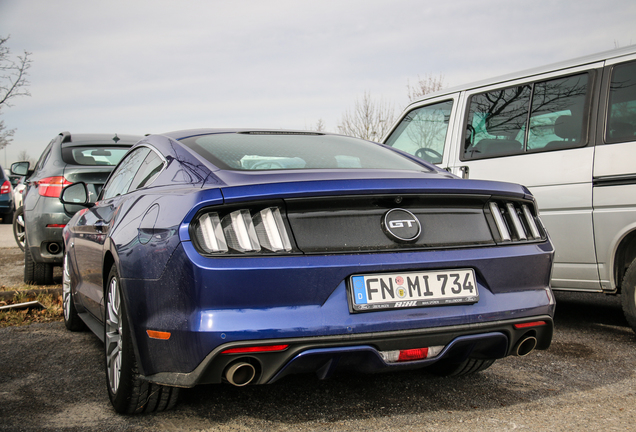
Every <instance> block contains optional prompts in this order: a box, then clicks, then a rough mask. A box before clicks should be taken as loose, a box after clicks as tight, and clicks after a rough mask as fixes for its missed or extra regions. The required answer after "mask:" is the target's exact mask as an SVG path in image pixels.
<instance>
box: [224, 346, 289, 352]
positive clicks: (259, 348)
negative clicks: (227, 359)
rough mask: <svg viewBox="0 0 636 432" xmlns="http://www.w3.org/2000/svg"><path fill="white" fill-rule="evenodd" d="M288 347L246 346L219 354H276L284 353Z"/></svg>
mask: <svg viewBox="0 0 636 432" xmlns="http://www.w3.org/2000/svg"><path fill="white" fill-rule="evenodd" d="M288 347H289V345H261V346H247V347H238V348H230V349H226V350H225V351H223V352H221V354H244V353H259V352H278V351H285V350H286V349H287V348H288Z"/></svg>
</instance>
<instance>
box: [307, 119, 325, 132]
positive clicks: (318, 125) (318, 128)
mask: <svg viewBox="0 0 636 432" xmlns="http://www.w3.org/2000/svg"><path fill="white" fill-rule="evenodd" d="M305 130H309V131H316V132H325V131H326V130H327V128H326V127H325V122H324V120H323V119H321V118H319V119H318V121H317V122H316V124H315V125H312V126H307V123H305Z"/></svg>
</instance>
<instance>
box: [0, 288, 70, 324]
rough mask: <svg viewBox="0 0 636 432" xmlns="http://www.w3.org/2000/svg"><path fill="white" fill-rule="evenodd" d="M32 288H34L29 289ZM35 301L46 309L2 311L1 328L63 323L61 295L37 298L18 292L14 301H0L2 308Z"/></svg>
mask: <svg viewBox="0 0 636 432" xmlns="http://www.w3.org/2000/svg"><path fill="white" fill-rule="evenodd" d="M25 286H27V285H25ZM31 288H32V287H30V288H27V289H31ZM33 300H37V301H39V302H40V303H41V304H42V305H43V306H44V308H43V309H40V308H28V309H20V310H16V309H9V310H4V311H0V328H2V327H10V326H21V325H28V324H33V323H36V322H38V323H47V322H54V321H61V320H62V319H63V314H62V296H61V295H52V294H38V295H37V296H33V297H32V296H27V295H26V294H25V293H24V292H20V291H19V290H17V291H16V293H15V295H14V296H13V298H12V299H10V300H4V301H0V306H6V305H11V304H19V303H25V302H28V301H33Z"/></svg>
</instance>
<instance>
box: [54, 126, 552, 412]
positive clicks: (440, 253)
mask: <svg viewBox="0 0 636 432" xmlns="http://www.w3.org/2000/svg"><path fill="white" fill-rule="evenodd" d="M60 199H61V201H62V202H63V203H64V204H65V206H66V209H67V212H69V214H70V213H73V212H76V213H75V215H74V216H73V218H72V219H71V221H70V222H69V223H68V225H67V226H66V227H65V229H64V241H65V259H64V271H63V278H64V280H63V287H64V320H65V323H66V326H67V327H68V328H69V329H70V330H80V329H82V328H84V327H85V326H88V327H89V328H90V329H91V330H92V331H93V332H95V334H96V335H97V336H99V337H100V338H101V339H102V340H103V341H104V345H105V350H106V375H107V388H108V393H109V396H110V400H111V402H112V404H113V406H114V407H115V409H116V410H117V411H118V412H121V413H138V412H151V411H159V410H163V409H167V408H170V407H171V406H173V405H174V403H175V402H176V400H177V396H178V389H179V388H180V387H181V388H182V387H192V386H194V385H197V384H210V383H229V384H233V385H235V386H243V385H247V384H270V383H274V382H276V381H278V380H279V379H281V378H283V377H285V376H286V375H289V374H295V373H306V372H313V373H316V374H317V375H318V377H319V378H326V377H329V376H331V375H332V374H333V373H334V372H337V371H340V370H347V369H354V370H356V371H361V372H379V371H391V370H404V369H413V370H415V369H425V370H428V371H431V372H434V373H437V374H442V375H462V374H467V373H472V372H477V371H481V370H484V369H486V368H487V367H489V366H490V365H491V364H492V363H493V362H494V361H495V359H499V358H503V357H505V356H508V355H513V354H514V355H525V354H528V353H529V352H530V351H532V350H533V349H535V348H537V349H546V348H548V346H549V345H550V342H551V339H552V332H553V320H552V317H553V315H554V308H555V304H554V299H553V296H552V293H551V291H550V287H549V280H550V272H551V266H552V259H553V254H554V250H553V247H552V245H551V243H550V241H549V238H548V235H547V233H546V232H545V229H544V228H543V225H542V223H541V220H540V219H539V216H538V213H537V207H536V205H535V202H534V199H533V197H532V196H531V195H530V193H529V191H528V190H527V189H526V188H524V187H522V186H519V185H515V184H509V183H499V182H490V181H477V180H462V179H458V178H456V177H455V176H453V175H451V174H449V173H447V172H445V171H442V170H439V169H437V168H436V167H435V166H433V165H429V164H427V163H425V162H423V161H421V160H420V159H417V158H414V157H412V156H410V155H408V154H406V153H402V152H400V151H399V150H395V149H392V148H390V147H386V146H383V145H381V144H377V143H372V142H368V141H364V140H360V139H356V138H351V137H346V136H341V135H333V134H324V133H311V132H295V131H281V130H218V129H205V130H188V131H180V132H172V133H166V134H163V135H151V136H147V137H145V138H144V139H142V140H141V141H140V142H139V143H137V144H136V145H135V146H134V147H133V148H132V149H131V150H130V151H129V152H128V153H127V155H126V156H125V157H124V158H123V159H122V161H121V162H120V163H119V165H118V166H117V168H116V169H115V170H114V171H113V172H112V174H111V176H110V177H109V179H108V181H107V182H106V184H105V185H104V187H103V189H102V190H101V192H100V193H99V196H98V197H95V196H91V195H90V193H89V190H88V188H87V187H86V185H84V184H83V183H75V184H73V185H71V186H68V187H67V188H65V189H64V191H63V193H62V196H61V198H60ZM78 210H79V211H78Z"/></svg>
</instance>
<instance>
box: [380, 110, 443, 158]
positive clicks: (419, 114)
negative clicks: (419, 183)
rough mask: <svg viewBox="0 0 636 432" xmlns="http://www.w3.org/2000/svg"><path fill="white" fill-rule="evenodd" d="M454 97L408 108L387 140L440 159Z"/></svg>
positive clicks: (416, 153) (427, 156)
mask: <svg viewBox="0 0 636 432" xmlns="http://www.w3.org/2000/svg"><path fill="white" fill-rule="evenodd" d="M452 108H453V101H452V100H449V101H445V102H440V103H436V104H433V105H427V106H424V107H421V108H417V109H414V110H413V111H411V112H409V113H408V114H407V115H406V117H404V119H403V120H402V121H401V122H400V124H399V125H398V127H397V128H396V129H395V131H394V132H393V133H392V134H391V136H390V137H389V139H388V140H387V141H386V144H387V145H390V146H392V147H395V148H397V149H400V150H403V151H405V152H407V153H410V154H412V155H415V156H417V157H419V158H421V159H424V160H425V161H428V162H431V163H441V162H442V155H443V154H444V143H445V141H446V133H447V132H448V123H449V119H450V115H451V109H452Z"/></svg>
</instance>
